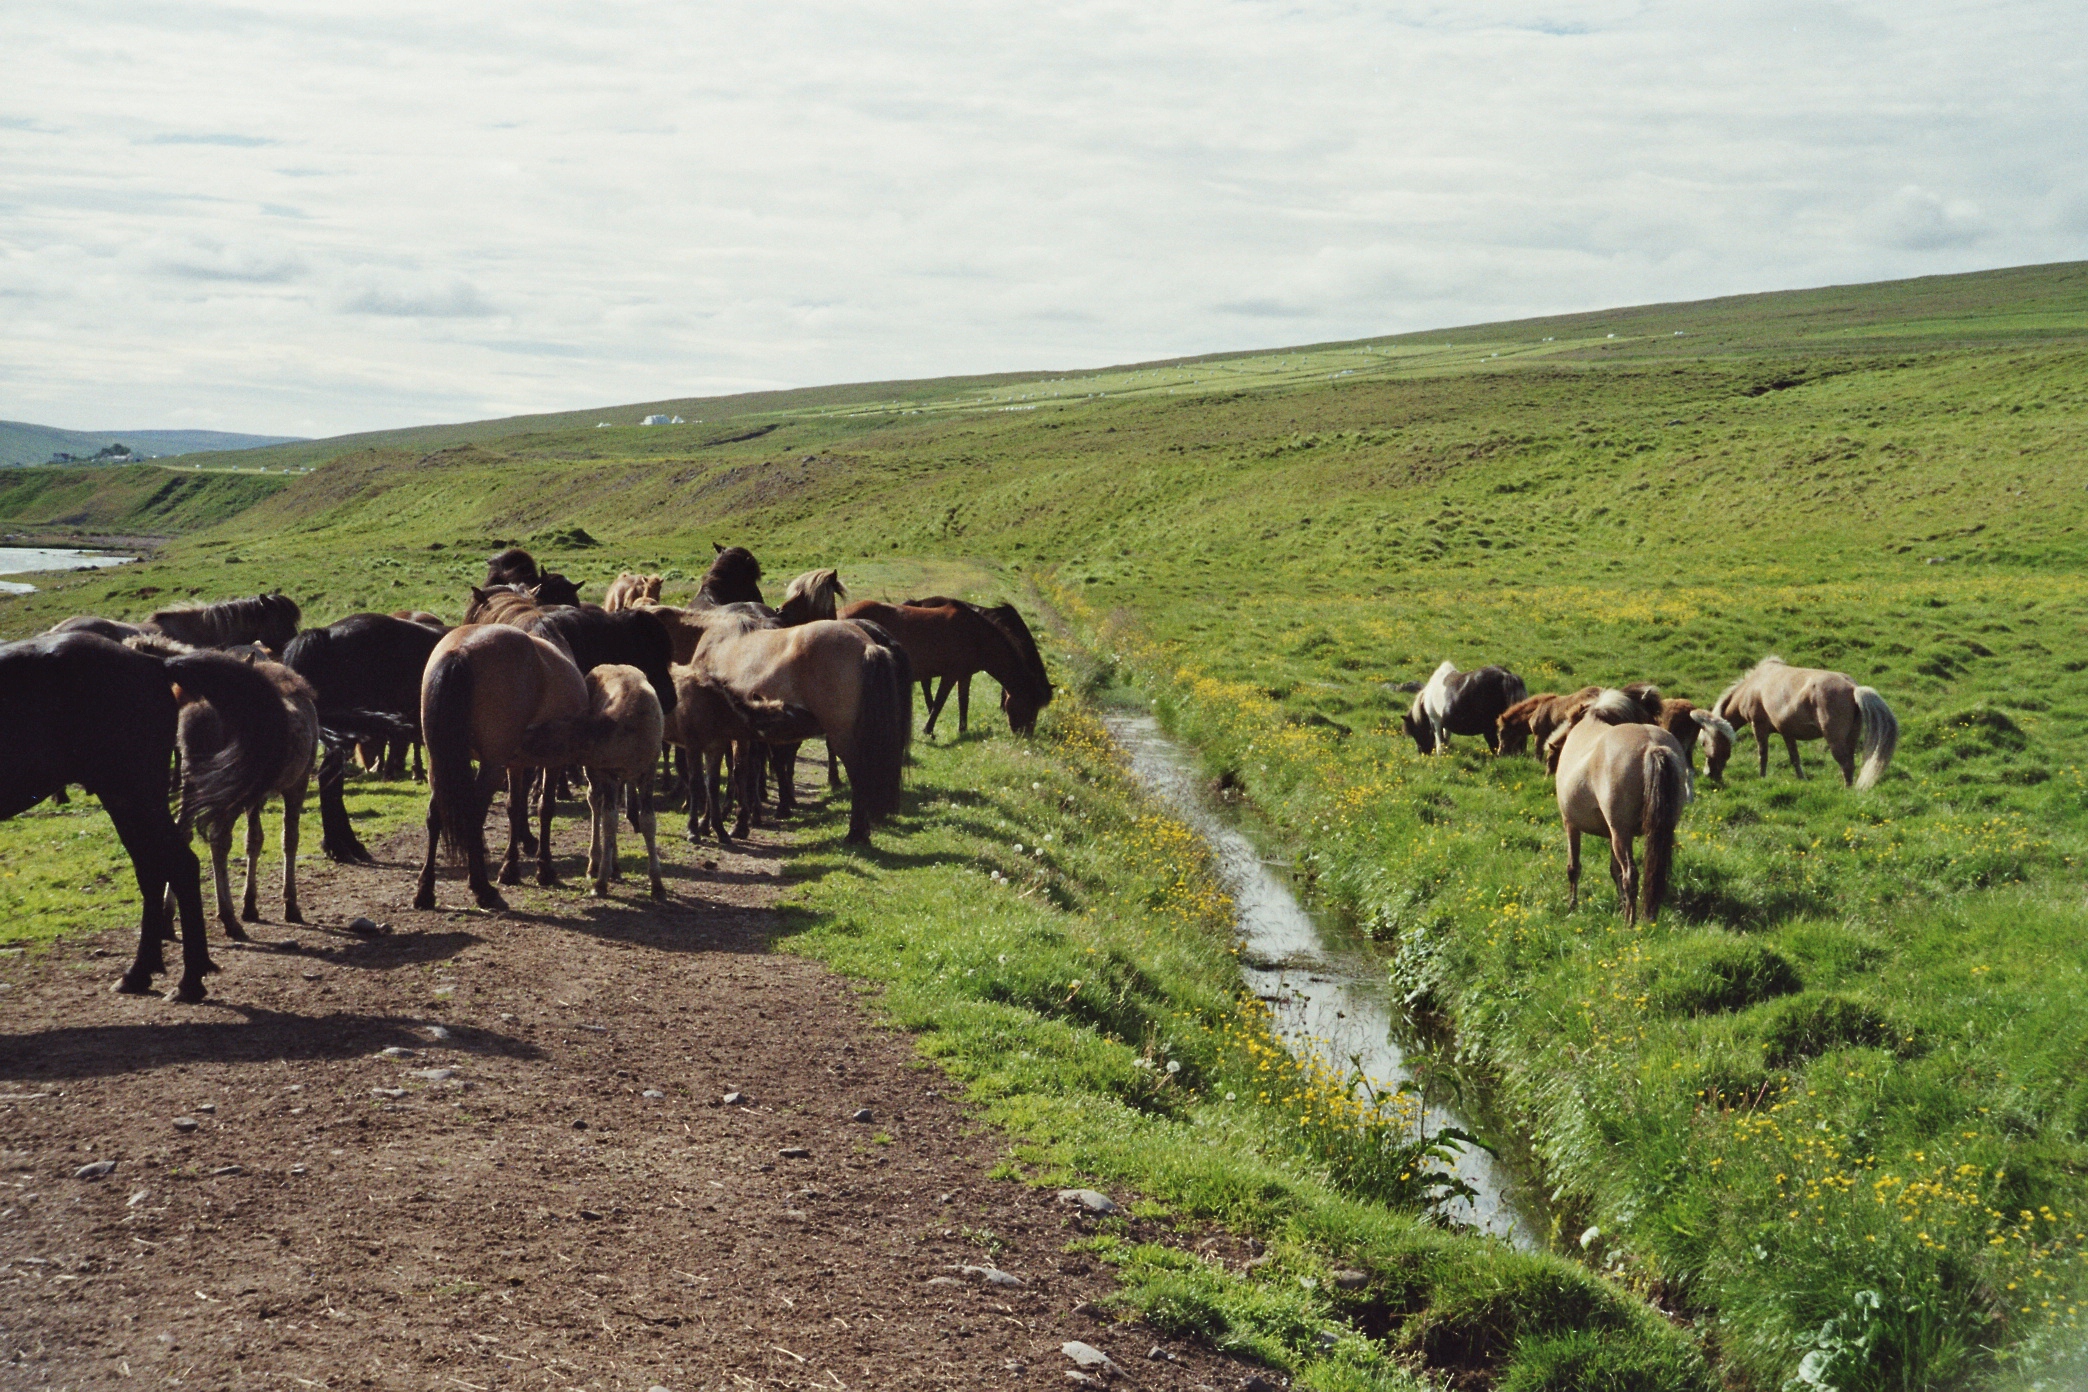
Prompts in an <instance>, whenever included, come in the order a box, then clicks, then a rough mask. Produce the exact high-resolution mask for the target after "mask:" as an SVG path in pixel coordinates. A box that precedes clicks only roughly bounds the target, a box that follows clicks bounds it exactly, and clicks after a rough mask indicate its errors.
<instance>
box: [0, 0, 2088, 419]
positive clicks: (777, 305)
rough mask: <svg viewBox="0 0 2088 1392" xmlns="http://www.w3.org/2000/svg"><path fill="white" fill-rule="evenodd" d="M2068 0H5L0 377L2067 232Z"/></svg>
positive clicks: (1248, 320)
mask: <svg viewBox="0 0 2088 1392" xmlns="http://www.w3.org/2000/svg"><path fill="white" fill-rule="evenodd" d="M2084 58H2088V9H2084V7H2083V5H2082V0H2017V2H2016V3H2009V2H2008V0H1979V2H1978V3H1933V2H1931V0H1890V3H1866V4H1834V3H1831V2H1829V0H1794V2H1788V3H1787V2H1786V0H1761V2H1759V3H1751V2H1750V0H1707V2H1706V3H1667V4H1655V3H1623V2H1622V0H1594V3H1559V4H1545V3H1525V0H1442V3H1402V0H1371V2H1370V3H1347V2H1346V0H1291V2H1290V3H1251V2H1243V3H1222V0H1179V2H1174V0H1144V3H1139V4H1117V3H1095V4H1079V3H1072V4H1060V5H1055V6H1014V5H988V4H973V5H945V4H937V3H931V2H925V0H909V3H906V4H903V5H892V4H883V3H877V2H876V0H846V3H835V4H819V3H796V4H793V3H776V0H763V3H750V4H705V3H688V2H687V0H682V2H681V3H672V4H667V3H660V4H647V3H636V2H630V3H626V2H624V0H591V3H586V4H548V3H530V0H501V3H498V4H478V3H471V0H447V2H446V3H443V4H437V5H431V4H427V3H425V0H415V2H414V3H411V4H408V3H401V2H400V0H311V2H309V3H285V4H279V5H275V6H270V7H267V10H264V9H263V8H261V7H249V6H237V5H229V4H225V5H219V4H201V3H188V2H187V0H158V2H157V3H152V2H149V0H101V2H99V3H98V2H97V0H48V2H47V0H6V3H5V4H4V6H0V418H10V419H15V420H32V421H37V422H40V423H43V424H50V425H62V426H70V427H75V428H105V427H117V426H129V427H133V428H139V427H147V426H165V427H177V426H189V427H209V428H218V429H231V430H253V431H268V432H281V433H286V434H312V435H317V434H333V433H337V432H341V431H348V430H362V429H375V428H380V427H384V426H392V425H405V424H416V423H422V422H429V421H441V420H460V419H471V418H477V417H483V416H491V415H504V414H509V413H513V412H520V411H537V410H553V409H563V408H571V407H581V406H590V405H601V404H610V403H616V402H627V401H640V400H647V399H658V398H662V397H672V396H684V395H697V394H708V393H715V392H727V391H736V390H741V389H745V388H749V387H755V386H776V385H805V384H811V383H819V382H835V381H856V380H864V379H874V378H889V377H913V376H926V375H932V374H938V373H950V372H973V371H998V370H1009V369H1024V368H1044V367H1072V366H1082V365H1094V364H1102V363H1110V362H1121V361H1128V360H1133V359H1138V358H1147V357H1155V356H1161V355H1168V354H1178V353H1194V352H1203V351H1211V350H1217V349H1228V348H1243V347H1257V346H1272V345H1278V344H1287V343H1300V342H1309V341H1314V340H1321V339H1330V338H1343V337H1361V336H1365V335H1370V334H1378V333H1386V332H1392V331H1397V330H1402V329H1413V328H1427V327H1435V326H1441V325H1448V324H1458V323H1466V322H1472V321H1478V320H1485V319H1495V318H1503V317H1509V316H1517V315H1525V314H1540V313H1548V312H1555V311H1561V310H1569V309H1586V308H1597V307H1601V306H1604V305H1612V304H1635V303H1644V302H1647V301H1654V300H1670V299H1683V298H1696V297H1700V296H1707V295H1716V294H1725V293H1730V292H1735V291H1747V290H1762V289H1778V288H1787V287H1794V286H1804V285H1817V284H1826V283H1833V282H1841V281H1855V280H1879V279H1886V278H1890V277H1895V276H1905V275H1918V274H1924V273H1929V272H1936V271H1954V270H1969V269H1977V268H1982V267H1991V266H2006V265H2020V264H2024V263H2030V262H2041V261H2057V260H2069V259H2078V258H2083V257H2088V148H2084V147H2088V139H2084V137H2088V61H2084Z"/></svg>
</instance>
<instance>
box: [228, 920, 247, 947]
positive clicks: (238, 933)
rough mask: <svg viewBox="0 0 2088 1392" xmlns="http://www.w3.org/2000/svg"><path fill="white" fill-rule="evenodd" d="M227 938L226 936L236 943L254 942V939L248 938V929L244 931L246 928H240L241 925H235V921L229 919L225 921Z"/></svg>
mask: <svg viewBox="0 0 2088 1392" xmlns="http://www.w3.org/2000/svg"><path fill="white" fill-rule="evenodd" d="M225 936H226V937H228V938H230V939H232V941H234V942H252V941H253V939H252V938H249V937H248V936H247V930H246V929H244V928H242V927H240V926H239V925H238V924H237V923H234V922H233V921H232V920H231V919H229V918H228V919H226V920H225Z"/></svg>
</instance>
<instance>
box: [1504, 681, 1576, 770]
mask: <svg viewBox="0 0 2088 1392" xmlns="http://www.w3.org/2000/svg"><path fill="white" fill-rule="evenodd" d="M1601 691H1602V688H1601V687H1599V686H1584V687H1582V688H1581V689H1580V690H1578V691H1569V692H1567V693H1566V694H1565V695H1563V696H1562V695H1560V694H1559V693H1558V692H1556V691H1542V692H1539V693H1538V694H1537V695H1535V696H1530V697H1527V698H1525V699H1523V700H1520V701H1517V702H1516V703H1515V704H1514V705H1512V706H1510V707H1508V709H1507V710H1504V711H1502V712H1501V718H1500V720H1499V721H1497V722H1496V723H1495V728H1496V729H1497V730H1498V731H1499V734H1500V740H1501V752H1502V753H1503V754H1520V753H1522V752H1523V747H1524V746H1525V745H1527V744H1529V743H1530V742H1531V741H1532V740H1534V741H1536V746H1537V748H1536V752H1537V757H1538V758H1540V759H1541V758H1543V757H1544V746H1545V743H1546V742H1547V741H1548V740H1550V739H1551V737H1552V733H1553V732H1554V731H1555V730H1557V729H1558V728H1559V727H1560V726H1561V725H1564V724H1565V723H1566V721H1567V719H1568V718H1569V717H1570V716H1571V715H1572V713H1573V712H1574V711H1575V710H1577V709H1579V708H1580V707H1581V706H1583V705H1585V704H1586V703H1587V702H1589V701H1592V700H1594V699H1595V697H1596V696H1597V695H1599V694H1600V693H1601Z"/></svg>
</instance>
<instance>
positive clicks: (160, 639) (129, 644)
mask: <svg viewBox="0 0 2088 1392" xmlns="http://www.w3.org/2000/svg"><path fill="white" fill-rule="evenodd" d="M123 646H125V647H126V648H129V649H130V650H131V651H132V652H141V653H145V654H147V655H149V656H152V657H158V658H168V657H186V656H187V655H188V654H190V653H192V652H194V651H195V649H194V648H192V647H190V646H189V645H188V644H187V643H183V642H179V641H177V640H175V639H173V638H169V637H168V636H167V635H166V634H164V633H140V634H138V635H136V636H135V637H131V638H126V639H124V640H123Z"/></svg>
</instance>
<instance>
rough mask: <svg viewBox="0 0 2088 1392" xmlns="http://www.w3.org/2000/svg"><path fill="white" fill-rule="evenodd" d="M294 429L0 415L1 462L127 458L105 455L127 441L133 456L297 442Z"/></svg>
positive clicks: (5, 465) (99, 461)
mask: <svg viewBox="0 0 2088 1392" xmlns="http://www.w3.org/2000/svg"><path fill="white" fill-rule="evenodd" d="M301 438H302V437H300V436H296V435H242V434H239V433H237V432H235V431H230V430H60V429H59V428H58V427H56V426H52V425H31V424H29V423H28V422H27V421H0V468H11V467H15V466H18V465H22V464H48V463H50V462H51V461H52V460H53V459H54V458H56V457H57V456H58V455H61V454H69V455H71V456H72V457H73V460H74V461H75V462H78V463H81V464H108V463H123V462H126V461H125V460H124V459H123V458H122V456H103V457H101V458H96V456H97V455H101V454H102V451H104V450H106V449H109V448H110V447H111V446H114V445H128V446H130V457H131V458H132V459H149V458H152V457H155V456H165V455H174V454H201V453H204V452H206V451H210V452H215V451H229V450H249V449H259V448H260V447H261V446H263V445H289V444H296V443H298V441H299V440H300V439H301Z"/></svg>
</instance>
